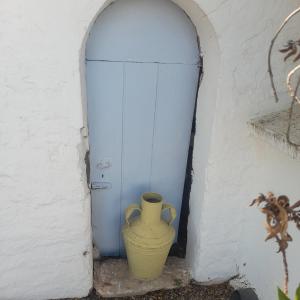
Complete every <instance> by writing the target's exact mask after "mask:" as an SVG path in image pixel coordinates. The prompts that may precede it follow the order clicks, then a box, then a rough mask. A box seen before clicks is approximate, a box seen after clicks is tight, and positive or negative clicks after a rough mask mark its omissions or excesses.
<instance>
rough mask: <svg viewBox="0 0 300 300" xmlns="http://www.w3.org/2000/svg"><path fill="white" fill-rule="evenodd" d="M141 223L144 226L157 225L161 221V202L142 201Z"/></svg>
mask: <svg viewBox="0 0 300 300" xmlns="http://www.w3.org/2000/svg"><path fill="white" fill-rule="evenodd" d="M141 207H142V212H141V221H142V222H143V223H145V224H148V225H152V224H158V223H159V222H160V220H161V210H162V201H160V202H156V203H150V202H148V201H145V200H142V203H141Z"/></svg>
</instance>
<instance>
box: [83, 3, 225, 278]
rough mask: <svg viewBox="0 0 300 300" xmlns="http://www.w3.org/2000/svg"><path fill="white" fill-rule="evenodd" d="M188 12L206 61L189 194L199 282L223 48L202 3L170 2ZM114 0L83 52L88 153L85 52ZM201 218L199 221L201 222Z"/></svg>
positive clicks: (190, 254)
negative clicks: (207, 169) (211, 147)
mask: <svg viewBox="0 0 300 300" xmlns="http://www.w3.org/2000/svg"><path fill="white" fill-rule="evenodd" d="M170 1H173V2H174V3H175V4H177V5H178V6H179V7H180V8H181V9H183V10H184V11H185V13H186V14H187V15H188V17H189V18H190V19H191V21H192V22H193V24H194V25H195V27H196V30H197V34H198V37H199V39H200V44H201V49H200V51H201V55H202V57H203V77H202V79H201V84H200V85H199V90H198V98H197V111H196V135H195V142H194V155H193V183H192V188H191V194H190V215H189V224H188V242H187V256H186V259H187V261H188V262H189V264H190V266H191V269H192V273H193V276H194V278H197V274H196V272H197V270H196V268H195V267H194V266H197V265H198V264H199V252H198V251H199V249H200V247H201V240H200V239H201V234H200V233H199V232H200V230H201V227H200V224H201V207H202V205H203V202H204V196H205V177H206V167H207V164H208V158H209V150H210V145H211V136H212V130H213V122H214V115H215V107H216V99H217V92H218V91H217V89H216V86H218V80H219V66H220V48H219V44H218V40H217V36H216V33H215V30H214V28H213V25H212V24H211V22H210V20H209V18H208V16H207V14H206V12H204V11H203V10H202V9H201V8H200V7H199V4H198V2H200V0H198V1H197V0H170ZM112 2H113V1H112V0H107V1H99V8H98V11H95V12H93V17H92V18H91V20H90V21H89V26H88V27H87V29H86V32H85V35H84V38H83V41H82V45H81V50H80V62H79V68H80V76H81V95H82V110H83V121H84V124H85V127H84V128H83V133H82V134H83V136H85V137H86V148H87V149H88V133H87V130H86V129H85V128H87V96H86V83H85V49H86V42H87V38H88V35H89V32H90V30H91V28H92V26H93V24H94V22H95V20H96V18H97V17H98V15H99V14H100V13H101V12H102V11H103V10H104V9H105V8H106V7H107V6H108V5H110V4H111V3H112ZM199 217H200V218H199Z"/></svg>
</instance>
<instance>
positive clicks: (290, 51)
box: [268, 7, 300, 148]
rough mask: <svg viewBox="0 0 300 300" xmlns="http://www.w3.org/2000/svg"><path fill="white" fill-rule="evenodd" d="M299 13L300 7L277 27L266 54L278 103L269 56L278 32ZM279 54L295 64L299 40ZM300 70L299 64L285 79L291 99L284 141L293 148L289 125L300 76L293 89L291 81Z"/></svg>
mask: <svg viewBox="0 0 300 300" xmlns="http://www.w3.org/2000/svg"><path fill="white" fill-rule="evenodd" d="M299 12H300V7H298V8H297V9H295V10H294V11H293V12H292V13H291V14H290V15H289V16H288V17H287V18H286V19H285V20H284V21H283V23H282V24H281V26H280V27H279V29H278V30H277V32H276V34H275V36H274V37H273V39H272V40H271V44H270V47H269V53H268V72H269V75H270V80H271V86H272V90H273V94H274V97H275V101H276V102H278V101H279V97H278V93H277V89H276V86H275V82H274V75H273V70H272V62H271V56H272V52H273V47H274V43H275V41H276V40H277V38H278V36H279V34H280V32H281V31H282V30H283V29H284V28H285V26H286V25H287V24H288V22H289V21H290V20H291V19H292V18H293V17H294V16H295V15H297V14H298V13H299ZM279 51H280V52H281V53H283V54H285V56H284V61H287V60H288V59H289V58H292V57H293V62H294V63H297V62H298V61H299V60H300V39H299V40H296V41H294V40H289V41H288V42H287V44H286V45H285V46H284V47H283V48H282V49H280V50H279ZM299 70H300V64H297V65H296V66H295V67H293V68H292V69H291V70H290V72H289V73H288V75H287V79H286V84H287V88H288V92H289V95H290V97H291V100H292V101H291V105H290V109H289V119H288V127H287V132H286V141H287V143H288V144H290V145H292V146H295V147H297V148H298V147H300V145H299V144H297V143H294V142H293V141H292V140H291V124H292V117H293V113H294V108H295V104H300V97H299V96H298V90H299V86H300V76H298V79H297V80H296V85H295V86H294V87H293V85H292V83H291V81H292V78H293V77H295V76H296V73H297V72H298V71H299Z"/></svg>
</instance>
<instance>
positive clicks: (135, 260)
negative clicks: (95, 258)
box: [122, 193, 176, 280]
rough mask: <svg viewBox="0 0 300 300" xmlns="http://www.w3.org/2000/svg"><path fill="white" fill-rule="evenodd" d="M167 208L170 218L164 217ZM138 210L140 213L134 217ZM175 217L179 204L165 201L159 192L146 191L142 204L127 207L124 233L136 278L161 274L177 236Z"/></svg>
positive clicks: (131, 267) (131, 268)
mask: <svg viewBox="0 0 300 300" xmlns="http://www.w3.org/2000/svg"><path fill="white" fill-rule="evenodd" d="M164 210H168V211H169V213H170V220H169V221H165V220H164V219H162V217H161V215H162V212H163V211H164ZM134 211H139V212H140V215H139V216H138V217H135V218H132V220H130V217H131V215H132V213H133V212H134ZM175 218H176V210H175V208H174V207H173V206H171V205H170V204H164V203H163V198H162V196H161V195H159V194H156V193H145V194H143V195H142V197H141V205H140V206H139V205H136V204H132V205H130V206H129V207H128V208H127V209H126V213H125V219H126V223H125V225H124V226H123V230H122V233H123V239H124V243H125V249H126V253H127V259H128V265H129V269H130V272H131V273H132V275H133V276H134V277H135V278H137V279H142V280H152V279H155V278H157V277H159V276H160V274H161V273H162V270H163V267H164V264H165V262H166V259H167V256H168V253H169V251H170V248H171V246H172V243H173V241H174V238H175V229H174V228H173V226H172V225H171V224H172V222H173V221H174V219H175Z"/></svg>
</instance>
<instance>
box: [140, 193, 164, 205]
mask: <svg viewBox="0 0 300 300" xmlns="http://www.w3.org/2000/svg"><path fill="white" fill-rule="evenodd" d="M141 198H142V200H143V201H145V202H146V203H149V204H157V203H161V202H162V201H163V197H162V195H160V194H158V193H154V192H147V193H144V194H142V197H141Z"/></svg>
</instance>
